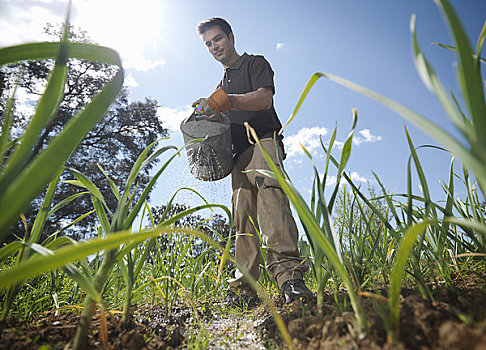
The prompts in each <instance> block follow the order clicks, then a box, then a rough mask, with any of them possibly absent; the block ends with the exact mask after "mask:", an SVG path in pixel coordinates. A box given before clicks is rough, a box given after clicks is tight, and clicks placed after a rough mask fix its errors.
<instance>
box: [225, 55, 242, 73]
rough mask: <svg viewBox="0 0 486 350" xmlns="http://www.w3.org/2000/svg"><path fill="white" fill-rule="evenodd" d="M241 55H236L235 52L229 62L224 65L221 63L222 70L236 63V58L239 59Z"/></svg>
mask: <svg viewBox="0 0 486 350" xmlns="http://www.w3.org/2000/svg"><path fill="white" fill-rule="evenodd" d="M240 57H241V55H238V53H237V52H235V55H234V56H233V57H231V60H229V61H228V62H226V63H223V67H224V69H226V68H229V67H231V66H232V65H233V64H234V63H235V62H236V61H238V58H240Z"/></svg>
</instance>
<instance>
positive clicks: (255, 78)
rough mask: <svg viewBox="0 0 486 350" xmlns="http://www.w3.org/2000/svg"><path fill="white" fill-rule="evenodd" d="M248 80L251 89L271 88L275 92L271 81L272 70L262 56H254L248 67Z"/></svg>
mask: <svg viewBox="0 0 486 350" xmlns="http://www.w3.org/2000/svg"><path fill="white" fill-rule="evenodd" d="M249 69H250V80H251V85H252V87H253V90H254V91H255V90H257V89H259V88H261V87H265V88H271V89H272V92H273V93H274V94H275V85H274V83H273V70H272V67H271V66H270V63H268V61H267V60H266V59H265V58H264V57H263V56H255V58H254V60H253V62H252V63H251V65H250V67H249Z"/></svg>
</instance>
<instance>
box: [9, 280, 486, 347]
mask: <svg viewBox="0 0 486 350" xmlns="http://www.w3.org/2000/svg"><path fill="white" fill-rule="evenodd" d="M402 295H405V297H403V298H402V301H401V319H400V336H399V342H398V344H395V345H392V344H389V343H388V342H387V333H386V330H385V327H384V322H383V320H382V318H381V317H380V315H379V314H378V313H377V311H376V310H377V308H376V305H381V306H382V307H383V310H385V307H384V305H383V304H379V303H380V302H379V301H377V300H373V299H367V300H363V309H364V312H365V314H366V318H367V321H368V327H369V333H368V335H366V334H365V333H364V332H361V331H359V330H358V328H357V327H356V325H355V323H354V317H353V314H352V313H351V312H341V311H340V310H338V308H337V307H336V303H335V302H334V298H333V297H332V296H329V297H328V298H327V300H326V302H325V305H324V307H323V309H322V313H319V312H318V310H317V307H316V305H315V304H313V303H309V304H302V303H301V302H300V301H296V302H294V303H292V304H290V305H285V304H284V303H283V298H281V297H275V298H274V301H275V303H276V305H277V307H278V308H279V311H280V314H281V315H282V317H283V319H284V321H285V323H286V325H287V328H288V330H289V333H290V335H291V337H292V338H293V339H294V342H295V346H296V348H297V349H298V350H301V349H331V350H332V349H340V350H341V349H370V350H372V349H399V350H405V349H413V350H415V349H420V350H427V349H431V350H432V349H451V350H455V349H472V350H479V349H486V279H485V277H484V276H482V277H479V276H474V275H473V276H470V277H468V278H461V279H458V280H456V281H455V283H454V288H451V287H441V288H436V290H435V291H434V297H435V301H433V302H431V301H428V300H423V299H422V298H420V297H419V296H418V294H416V292H415V291H412V290H404V291H403V293H402ZM133 315H134V321H135V322H134V323H133V326H132V328H131V329H129V330H124V329H122V327H121V322H120V318H121V315H120V314H119V313H114V314H110V315H108V316H107V321H108V322H107V325H108V342H107V344H106V345H105V346H103V344H102V343H101V341H100V337H99V330H100V328H101V324H102V322H101V317H100V315H99V314H98V315H97V316H96V317H95V318H94V320H93V322H92V326H91V330H90V334H89V343H90V346H91V348H94V349H98V348H105V349H137V350H139V349H140V350H142V349H182V348H185V347H186V341H185V339H184V336H185V334H186V331H185V325H186V324H192V319H191V310H190V309H189V308H187V309H185V308H184V309H174V310H172V312H171V316H170V317H166V316H165V312H164V310H163V309H162V308H161V307H157V306H144V307H142V306H137V307H134V309H133ZM253 315H254V316H253V317H254V321H253V324H255V325H256V326H255V329H253V330H251V329H249V330H248V332H255V330H256V331H257V332H259V333H261V334H262V338H263V340H262V342H263V343H264V345H266V346H267V347H268V348H275V347H283V348H285V347H286V346H285V344H284V343H283V342H282V340H281V337H280V336H279V332H278V330H277V329H276V327H275V323H274V322H273V319H272V317H271V316H270V313H269V311H268V309H267V308H266V307H264V306H259V307H258V308H256V309H254V310H253ZM207 316H208V317H206V319H205V321H209V319H211V317H214V315H212V316H211V315H207ZM78 317H79V316H78V314H77V313H74V312H72V313H62V312H60V313H59V314H58V315H55V314H54V313H49V314H46V315H41V316H38V317H37V318H36V319H35V320H34V321H32V322H30V323H25V322H22V321H18V320H16V319H14V318H9V319H8V321H7V323H6V324H5V325H3V326H4V329H3V332H2V334H1V335H0V349H37V348H38V347H39V346H40V345H43V344H48V345H49V346H50V347H49V348H50V349H69V348H70V347H71V346H70V345H71V339H72V338H73V336H74V334H75V331H76V325H77V321H78ZM217 318H218V319H219V320H220V319H221V316H217ZM213 321H214V320H213ZM226 321H227V322H228V325H229V326H228V327H225V328H226V330H225V332H224V333H228V329H229V328H230V327H231V324H232V318H231V317H228V319H227V320H226ZM238 322H241V320H239V321H238ZM234 323H236V321H235V322H234ZM208 330H210V331H211V327H208ZM212 331H215V329H213V330H212ZM242 331H243V332H244V330H242ZM212 336H214V337H218V334H212ZM212 343H213V344H216V343H218V341H217V339H216V341H214V339H213V341H212ZM226 344H227V342H226ZM235 344H236V343H234V344H233V345H235ZM233 345H231V344H230V345H228V346H229V347H223V348H228V349H229V348H231V349H234V348H245V349H249V348H251V346H250V347H249V346H248V345H245V346H241V347H240V346H237V347H235V346H233ZM211 348H212V347H211ZM218 348H220V347H218Z"/></svg>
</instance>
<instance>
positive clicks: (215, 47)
mask: <svg viewBox="0 0 486 350" xmlns="http://www.w3.org/2000/svg"><path fill="white" fill-rule="evenodd" d="M202 40H203V41H204V44H205V45H206V46H207V48H208V50H209V52H210V53H211V55H213V57H214V58H215V59H216V60H217V61H219V62H221V63H222V64H223V65H229V64H230V63H232V62H233V60H234V59H235V58H236V57H237V53H236V50H235V41H234V37H233V34H232V33H230V34H229V35H226V33H225V32H223V30H222V29H221V28H220V27H218V26H215V27H211V28H209V29H207V30H206V31H205V32H204V34H203V35H202Z"/></svg>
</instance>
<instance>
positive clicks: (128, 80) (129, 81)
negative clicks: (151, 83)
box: [123, 73, 138, 87]
mask: <svg viewBox="0 0 486 350" xmlns="http://www.w3.org/2000/svg"><path fill="white" fill-rule="evenodd" d="M123 85H125V86H128V87H137V86H138V83H137V81H136V80H135V78H134V77H133V75H132V74H131V73H127V74H126V75H125V80H124V82H123Z"/></svg>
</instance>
